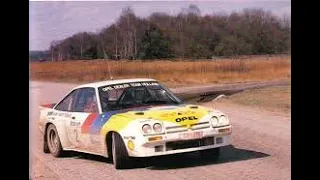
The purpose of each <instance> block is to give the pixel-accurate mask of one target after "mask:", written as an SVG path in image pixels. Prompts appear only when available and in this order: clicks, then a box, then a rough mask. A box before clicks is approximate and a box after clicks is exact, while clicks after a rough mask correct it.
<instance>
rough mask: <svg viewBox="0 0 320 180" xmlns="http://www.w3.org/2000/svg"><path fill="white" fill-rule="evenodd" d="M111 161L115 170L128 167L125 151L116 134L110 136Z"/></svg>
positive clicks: (120, 139) (119, 137)
mask: <svg viewBox="0 0 320 180" xmlns="http://www.w3.org/2000/svg"><path fill="white" fill-rule="evenodd" d="M112 160H113V164H114V167H115V168H116V169H124V168H128V167H129V166H130V165H129V163H130V162H129V156H128V152H127V149H126V147H125V145H124V143H123V141H122V138H121V136H120V135H119V134H117V133H113V134H112Z"/></svg>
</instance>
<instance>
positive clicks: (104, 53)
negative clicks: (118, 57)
mask: <svg viewBox="0 0 320 180" xmlns="http://www.w3.org/2000/svg"><path fill="white" fill-rule="evenodd" d="M102 44H103V43H102ZM102 49H103V56H104V60H105V61H106V62H107V66H108V72H109V78H110V79H111V80H113V77H112V74H111V70H110V66H109V63H108V61H109V60H108V59H107V56H106V52H105V50H104V47H102Z"/></svg>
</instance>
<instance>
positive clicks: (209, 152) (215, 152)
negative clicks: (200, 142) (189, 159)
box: [200, 147, 220, 161]
mask: <svg viewBox="0 0 320 180" xmlns="http://www.w3.org/2000/svg"><path fill="white" fill-rule="evenodd" d="M200 156H201V157H202V158H204V159H208V160H214V161H216V160H218V158H219V156H220V147H218V148H214V149H206V150H202V151H200Z"/></svg>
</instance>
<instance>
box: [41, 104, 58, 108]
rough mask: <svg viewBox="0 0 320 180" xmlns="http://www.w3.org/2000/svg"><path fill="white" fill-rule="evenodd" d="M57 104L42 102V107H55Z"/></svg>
mask: <svg viewBox="0 0 320 180" xmlns="http://www.w3.org/2000/svg"><path fill="white" fill-rule="evenodd" d="M55 105H56V103H50V104H41V105H40V106H39V107H40V108H53V107H54V106H55Z"/></svg>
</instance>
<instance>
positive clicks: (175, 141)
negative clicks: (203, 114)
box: [124, 125, 232, 157]
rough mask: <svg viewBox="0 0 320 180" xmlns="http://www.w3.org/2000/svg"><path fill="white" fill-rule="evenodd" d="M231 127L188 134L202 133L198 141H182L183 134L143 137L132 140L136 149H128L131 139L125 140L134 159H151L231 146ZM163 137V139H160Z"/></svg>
mask: <svg viewBox="0 0 320 180" xmlns="http://www.w3.org/2000/svg"><path fill="white" fill-rule="evenodd" d="M231 131H232V128H231V126H230V125H228V126H224V127H220V128H211V127H210V128H207V129H202V130H194V131H188V132H201V134H202V137H201V138H197V139H181V136H180V134H181V133H171V134H161V135H153V136H143V137H139V138H136V139H130V141H131V142H130V143H132V142H133V143H134V148H133V149H132V148H131V149H132V150H130V149H129V148H128V141H129V139H124V142H125V144H126V147H127V151H128V155H129V156H132V157H151V156H161V155H169V154H176V153H184V152H192V151H198V150H205V149H212V148H218V147H222V146H227V145H230V144H231ZM152 137H153V138H156V137H158V139H159V140H153V141H150V140H149V138H152ZM160 137H161V138H160Z"/></svg>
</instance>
